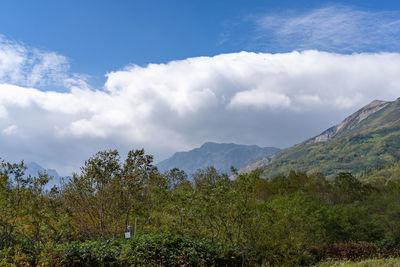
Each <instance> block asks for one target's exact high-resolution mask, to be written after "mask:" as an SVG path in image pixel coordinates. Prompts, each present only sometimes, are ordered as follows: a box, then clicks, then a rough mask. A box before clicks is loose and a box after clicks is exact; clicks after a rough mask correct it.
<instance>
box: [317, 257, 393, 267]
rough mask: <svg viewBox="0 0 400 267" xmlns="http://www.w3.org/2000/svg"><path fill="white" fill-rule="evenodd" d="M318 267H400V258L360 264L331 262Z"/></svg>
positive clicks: (374, 260)
mask: <svg viewBox="0 0 400 267" xmlns="http://www.w3.org/2000/svg"><path fill="white" fill-rule="evenodd" d="M317 266H318V267H375V266H383V267H395V266H400V258H394V259H393V258H391V259H372V260H363V261H358V262H351V261H330V262H322V263H320V264H318V265H317Z"/></svg>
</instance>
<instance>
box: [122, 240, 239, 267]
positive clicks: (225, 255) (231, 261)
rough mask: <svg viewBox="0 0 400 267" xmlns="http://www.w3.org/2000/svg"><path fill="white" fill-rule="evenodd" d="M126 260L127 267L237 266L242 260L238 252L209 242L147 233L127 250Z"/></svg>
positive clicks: (125, 249) (131, 242) (124, 254)
mask: <svg viewBox="0 0 400 267" xmlns="http://www.w3.org/2000/svg"><path fill="white" fill-rule="evenodd" d="M122 257H123V259H124V261H125V263H126V264H128V265H157V266H160V265H161V266H211V265H214V266H227V265H230V266H235V265H237V266H238V265H241V258H240V255H239V253H238V250H237V249H235V248H226V247H225V248H224V246H222V245H218V244H214V243H210V242H208V241H206V240H201V239H195V238H190V237H182V236H177V235H172V234H159V233H145V234H140V235H139V236H138V237H137V238H136V239H133V240H131V241H130V242H129V246H127V247H124V252H123V256H122Z"/></svg>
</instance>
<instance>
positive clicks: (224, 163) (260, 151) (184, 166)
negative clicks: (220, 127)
mask: <svg viewBox="0 0 400 267" xmlns="http://www.w3.org/2000/svg"><path fill="white" fill-rule="evenodd" d="M278 150H279V149H278V148H275V147H264V148H262V147H259V146H256V145H238V144H234V143H216V142H206V143H204V144H203V145H201V146H200V147H198V148H194V149H192V150H190V151H187V152H177V153H175V154H174V155H173V156H172V157H170V158H169V159H166V160H164V161H162V162H160V163H159V164H157V167H158V169H159V170H160V171H166V170H169V169H173V168H179V169H181V170H183V171H185V172H186V173H188V174H193V173H194V172H196V170H197V169H203V168H206V167H209V166H213V167H215V168H216V169H217V170H218V171H219V172H224V173H229V172H230V166H234V167H235V168H238V169H239V168H241V167H243V166H244V165H245V164H247V163H249V162H251V161H256V160H258V159H260V158H263V157H265V156H267V155H270V154H272V153H275V152H276V151H278Z"/></svg>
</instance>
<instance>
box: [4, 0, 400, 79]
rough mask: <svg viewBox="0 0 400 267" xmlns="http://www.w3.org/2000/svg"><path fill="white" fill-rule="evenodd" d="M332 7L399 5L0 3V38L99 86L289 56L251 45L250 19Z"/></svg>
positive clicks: (399, 5) (389, 7) (270, 46)
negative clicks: (115, 75)
mask: <svg viewBox="0 0 400 267" xmlns="http://www.w3.org/2000/svg"><path fill="white" fill-rule="evenodd" d="M330 5H346V6H350V7H355V8H357V9H360V10H366V11H372V12H379V11H393V10H397V11H398V10H399V9H400V2H399V1H375V0H369V1H320V0H296V1H293V0H278V1H271V0H269V1H257V0H252V1H244V0H235V1H232V0H218V1H215V0H214V1H213V0H212V1H209V0H205V1H183V0H182V1H176V0H171V1H162V0H159V1H154V0H144V1H104V0H85V1H77V0H72V1H71V0H59V1H51V0H39V1H21V0H5V1H2V2H1V3H0V33H1V34H3V35H4V36H6V38H8V39H11V40H15V41H18V42H23V43H24V44H26V45H29V46H32V47H36V48H40V49H43V50H49V51H56V52H58V53H60V54H62V55H65V56H67V57H68V59H69V60H70V66H71V71H72V72H76V73H84V74H88V75H90V76H91V78H92V82H93V83H95V84H96V85H98V86H99V85H101V84H102V83H103V82H104V80H105V78H104V74H105V73H107V72H110V71H114V70H117V69H119V68H122V67H124V66H126V65H127V64H132V63H134V64H138V65H145V64H148V63H163V62H168V61H171V60H176V59H185V58H188V57H196V56H214V55H218V54H221V53H230V52H239V51H242V50H247V51H248V50H251V51H257V52H258V51H261V52H290V51H291V50H292V49H293V48H294V47H293V46H291V47H282V46H280V45H279V44H278V43H274V42H263V43H261V44H260V41H257V40H253V39H252V38H251V34H252V33H253V31H254V23H253V21H252V20H251V18H252V17H254V16H263V15H273V14H285V15H287V16H290V15H295V14H301V13H305V12H309V11H310V10H312V9H316V8H322V7H326V6H330ZM268 37H269V36H268V35H267V37H266V38H268ZM224 40H225V41H224ZM263 41H265V39H264V40H263ZM311 48H318V47H311ZM371 49H372V50H373V49H374V48H371ZM347 52H349V51H347ZM356 52H360V51H356ZM361 52H362V51H361Z"/></svg>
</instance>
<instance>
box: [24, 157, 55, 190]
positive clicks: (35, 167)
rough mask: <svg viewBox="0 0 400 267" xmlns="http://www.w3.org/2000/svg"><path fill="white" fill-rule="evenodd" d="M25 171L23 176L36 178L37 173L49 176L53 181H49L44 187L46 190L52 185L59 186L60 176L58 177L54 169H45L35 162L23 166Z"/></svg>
mask: <svg viewBox="0 0 400 267" xmlns="http://www.w3.org/2000/svg"><path fill="white" fill-rule="evenodd" d="M25 165H26V167H27V169H26V171H25V175H27V176H28V175H31V176H38V173H44V172H46V173H47V174H48V175H49V176H52V177H53V179H51V180H50V182H49V183H48V184H47V185H46V188H48V189H50V188H51V187H53V186H54V185H59V184H60V178H61V177H60V176H59V175H58V173H57V171H56V170H54V169H45V168H43V167H42V166H40V165H39V164H37V163H36V162H29V163H26V164H25Z"/></svg>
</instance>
